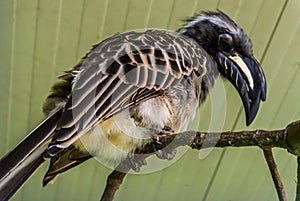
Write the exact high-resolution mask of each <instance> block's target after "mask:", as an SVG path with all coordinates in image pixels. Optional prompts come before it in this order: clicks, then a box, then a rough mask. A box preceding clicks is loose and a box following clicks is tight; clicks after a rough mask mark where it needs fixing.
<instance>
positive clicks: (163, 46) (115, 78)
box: [48, 30, 208, 155]
mask: <svg viewBox="0 0 300 201" xmlns="http://www.w3.org/2000/svg"><path fill="white" fill-rule="evenodd" d="M206 58H208V55H207V54H206V52H205V51H203V50H202V49H201V47H200V46H198V45H197V44H196V43H195V42H194V41H192V40H191V39H188V38H185V37H183V36H181V35H178V34H176V33H172V32H167V31H161V30H148V31H145V32H127V33H124V34H120V35H117V36H113V37H111V38H109V39H107V40H105V41H103V42H102V43H100V44H99V45H98V46H96V47H94V49H93V50H92V51H91V52H90V53H89V54H88V55H87V56H86V58H84V60H83V61H82V62H81V63H82V67H81V69H80V70H79V71H78V69H76V71H78V72H77V73H78V74H77V75H76V77H75V79H74V80H73V87H72V92H71V95H70V97H69V100H68V102H67V104H66V106H65V108H64V111H63V114H62V116H61V119H60V121H59V122H58V126H57V129H56V131H55V134H54V137H53V139H52V142H51V143H50V145H49V147H48V154H50V155H55V154H56V153H57V152H58V151H59V150H60V149H62V148H66V147H68V146H70V145H71V144H72V143H73V142H74V141H76V140H77V139H78V138H79V137H80V136H81V135H82V134H84V133H85V132H86V131H88V130H89V129H91V128H93V127H94V126H95V125H97V124H98V123H101V122H102V121H104V120H105V119H107V118H109V117H111V116H112V115H114V114H116V113H117V112H119V111H122V110H124V109H125V108H128V107H130V106H132V105H135V104H137V103H139V102H141V101H145V100H146V99H149V98H152V97H155V96H157V95H160V94H161V92H162V91H163V90H164V89H166V88H168V87H170V86H171V85H175V84H176V83H179V82H180V81H181V80H182V79H184V78H185V77H188V76H190V75H191V73H196V74H197V75H201V74H202V75H204V74H205V72H206V69H205V66H206V64H205V63H206Z"/></svg>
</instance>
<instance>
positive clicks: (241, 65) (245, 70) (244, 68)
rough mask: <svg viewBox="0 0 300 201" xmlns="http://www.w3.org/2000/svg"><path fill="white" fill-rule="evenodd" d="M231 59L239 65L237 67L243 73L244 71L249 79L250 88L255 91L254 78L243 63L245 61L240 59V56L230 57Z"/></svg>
mask: <svg viewBox="0 0 300 201" xmlns="http://www.w3.org/2000/svg"><path fill="white" fill-rule="evenodd" d="M229 58H230V59H231V60H233V61H234V62H235V63H236V64H237V66H238V67H239V68H240V70H241V71H243V73H244V74H245V75H246V77H247V79H248V82H249V87H250V88H251V89H252V90H253V88H254V82H253V78H252V75H251V72H250V70H249V69H248V67H247V65H246V64H245V62H244V61H243V59H242V58H241V57H239V56H238V55H234V56H231V55H230V56H229Z"/></svg>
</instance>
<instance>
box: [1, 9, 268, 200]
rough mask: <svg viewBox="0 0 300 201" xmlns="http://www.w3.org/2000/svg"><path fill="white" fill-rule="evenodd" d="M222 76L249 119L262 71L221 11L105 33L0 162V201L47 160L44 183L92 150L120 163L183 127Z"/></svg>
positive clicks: (260, 94) (261, 95)
mask: <svg viewBox="0 0 300 201" xmlns="http://www.w3.org/2000/svg"><path fill="white" fill-rule="evenodd" d="M219 75H221V76H223V77H225V78H227V79H228V80H229V81H230V82H231V83H232V84H233V85H234V87H235V88H236V90H237V91H238V93H239V95H240V97H241V99H242V102H243V106H244V109H245V114H246V121H247V122H246V124H247V125H249V124H250V123H251V122H252V121H253V119H254V118H255V116H256V113H257V111H258V108H259V104H260V100H263V101H264V100H265V98H266V82H265V77H264V74H263V71H262V69H261V68H260V65H259V63H258V62H257V61H256V59H255V58H254V56H253V51H252V43H251V40H250V39H249V37H248V36H247V35H246V34H245V33H244V31H243V30H242V29H241V28H239V27H238V26H237V25H236V24H235V23H234V21H233V20H231V19H230V18H229V17H228V16H227V15H225V14H224V13H222V12H221V11H217V12H202V13H201V14H199V15H196V16H194V17H192V18H190V19H188V20H187V21H186V23H185V25H184V26H183V27H182V28H180V29H179V30H178V32H170V31H166V30H156V29H149V30H144V31H130V32H126V33H123V34H118V35H115V36H112V37H110V38H107V39H106V40H104V41H102V42H101V43H99V44H97V45H95V46H93V48H92V49H91V51H90V52H89V53H87V55H86V56H85V57H84V58H83V59H82V60H81V61H80V62H79V63H78V64H77V65H76V66H75V67H73V68H72V69H71V70H70V71H66V72H65V73H64V74H63V75H61V76H60V77H59V78H60V80H59V81H58V82H57V83H56V84H55V85H54V86H53V87H52V91H51V93H50V95H49V96H48V98H47V100H46V102H45V104H44V107H43V109H44V113H45V114H46V115H47V118H46V120H45V121H44V122H42V123H41V124H40V125H39V126H38V127H37V128H36V129H35V130H34V131H32V132H31V133H30V134H29V135H28V136H27V137H26V138H25V139H24V141H22V142H21V143H20V144H19V145H18V146H17V147H16V148H15V149H14V150H12V151H11V152H10V153H9V154H7V155H6V156H5V157H4V158H3V159H2V160H1V161H0V178H1V180H0V197H1V199H0V200H7V199H9V198H10V197H11V196H12V195H13V194H14V193H15V192H16V191H17V190H18V188H20V186H21V185H22V184H23V183H24V182H25V181H26V180H27V178H28V177H29V176H30V175H31V174H32V173H33V172H34V171H35V170H36V169H37V168H38V167H39V166H40V165H41V164H42V163H43V162H44V161H45V160H46V159H49V158H50V159H51V162H50V167H49V170H48V172H47V173H46V176H45V178H44V185H46V184H47V183H48V182H49V181H51V180H52V179H53V178H54V177H55V176H56V175H57V174H59V173H61V172H64V171H66V170H68V169H70V168H72V167H74V166H76V165H78V164H80V163H81V162H83V161H85V160H87V159H89V158H91V157H92V156H93V157H98V158H102V159H104V160H107V161H109V162H112V163H116V161H117V162H119V161H121V160H122V159H124V158H125V157H126V155H127V154H128V153H133V152H134V150H135V149H136V148H141V147H143V146H144V145H145V144H147V143H149V142H151V140H152V139H153V136H154V135H156V134H158V133H160V132H162V131H163V130H164V129H168V130H172V131H174V132H180V131H183V130H185V129H186V128H187V124H188V122H189V120H191V119H192V118H193V116H194V114H195V111H196V110H197V108H198V107H199V105H200V104H201V103H202V102H203V101H204V100H205V98H206V96H207V93H208V91H209V89H210V88H211V87H212V86H213V84H214V80H215V79H216V78H217V77H218V76H219Z"/></svg>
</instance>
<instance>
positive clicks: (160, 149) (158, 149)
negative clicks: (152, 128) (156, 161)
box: [152, 126, 177, 160]
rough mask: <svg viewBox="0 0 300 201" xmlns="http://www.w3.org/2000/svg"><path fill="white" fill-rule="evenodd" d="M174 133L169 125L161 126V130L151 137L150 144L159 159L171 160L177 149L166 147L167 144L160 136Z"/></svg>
mask: <svg viewBox="0 0 300 201" xmlns="http://www.w3.org/2000/svg"><path fill="white" fill-rule="evenodd" d="M173 133H174V130H173V129H172V128H170V127H167V126H166V127H165V128H163V131H162V132H161V133H159V134H157V135H156V136H154V138H153V142H152V146H153V149H154V151H155V155H156V156H157V157H158V158H160V159H167V160H172V159H173V158H174V157H175V155H176V152H177V150H176V149H173V148H170V147H168V144H166V143H163V142H162V141H161V140H160V138H161V137H163V136H167V135H171V134H173Z"/></svg>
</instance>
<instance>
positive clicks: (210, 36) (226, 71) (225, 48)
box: [179, 11, 266, 126]
mask: <svg viewBox="0 0 300 201" xmlns="http://www.w3.org/2000/svg"><path fill="white" fill-rule="evenodd" d="M179 32H180V33H181V34H183V35H186V36H188V37H191V38H193V39H194V40H196V41H197V42H198V43H199V44H200V45H201V46H202V47H203V48H204V49H205V50H206V51H207V52H208V54H210V55H211V56H212V57H213V58H214V60H215V61H216V63H217V64H218V70H219V72H220V73H221V75H222V76H224V77H225V78H227V79H228V80H229V81H230V82H231V83H232V84H233V85H234V87H235V88H236V89H237V91H238V92H239V95H240V97H241V99H242V102H243V105H244V109H245V113H246V124H247V126H248V125H250V124H251V122H252V121H253V119H254V118H255V116H256V114H257V111H258V108H259V104H260V100H262V101H265V99H266V81H265V76H264V73H263V71H262V69H261V67H260V65H259V63H258V62H257V60H256V59H255V58H254V56H253V50H252V42H251V40H250V38H249V37H248V36H247V35H246V33H245V32H244V31H243V30H242V29H241V28H240V27H238V25H237V24H236V23H235V22H234V21H233V20H232V19H230V18H229V17H228V16H227V15H226V14H224V13H223V12H221V11H217V12H203V13H201V14H200V15H197V16H195V17H192V18H190V19H188V20H187V23H186V25H185V26H184V27H183V28H181V29H180V30H179Z"/></svg>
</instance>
